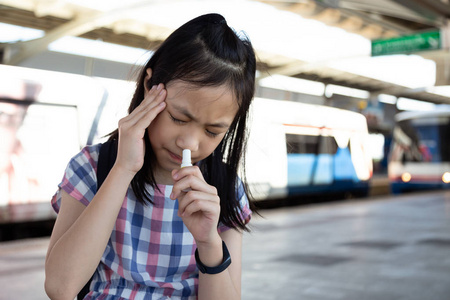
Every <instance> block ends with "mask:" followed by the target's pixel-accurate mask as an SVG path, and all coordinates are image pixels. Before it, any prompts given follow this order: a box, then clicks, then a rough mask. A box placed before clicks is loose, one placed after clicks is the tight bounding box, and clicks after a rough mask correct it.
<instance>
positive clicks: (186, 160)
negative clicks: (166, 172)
mask: <svg viewBox="0 0 450 300" xmlns="http://www.w3.org/2000/svg"><path fill="white" fill-rule="evenodd" d="M191 166H192V162H191V150H189V149H184V150H183V160H182V161H181V167H182V168H184V167H191Z"/></svg>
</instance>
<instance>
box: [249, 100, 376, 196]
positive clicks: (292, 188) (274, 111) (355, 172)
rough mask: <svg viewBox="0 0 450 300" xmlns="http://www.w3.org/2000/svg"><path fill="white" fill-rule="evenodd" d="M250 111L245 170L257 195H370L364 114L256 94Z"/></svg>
mask: <svg viewBox="0 0 450 300" xmlns="http://www.w3.org/2000/svg"><path fill="white" fill-rule="evenodd" d="M251 112H252V113H251V116H250V136H249V142H248V153H247V155H246V158H247V161H246V172H247V173H246V176H247V179H248V182H249V183H250V187H251V188H250V190H251V192H252V195H253V196H254V198H255V199H256V200H260V201H264V200H277V199H285V198H288V199H289V198H297V199H299V200H300V202H301V201H302V199H306V198H310V199H316V200H317V199H320V198H330V197H334V198H342V197H365V196H367V195H368V193H369V184H370V180H371V178H372V175H373V164H372V157H371V154H370V151H369V147H370V145H369V133H368V128H367V120H366V118H365V117H364V116H363V115H362V114H360V113H357V112H353V111H349V110H344V109H339V108H334V107H329V106H322V105H314V104H306V103H300V102H293V101H282V100H272V99H263V98H258V97H257V98H255V100H254V102H253V107H252V111H251ZM253 128H254V129H253ZM327 196H330V197H327Z"/></svg>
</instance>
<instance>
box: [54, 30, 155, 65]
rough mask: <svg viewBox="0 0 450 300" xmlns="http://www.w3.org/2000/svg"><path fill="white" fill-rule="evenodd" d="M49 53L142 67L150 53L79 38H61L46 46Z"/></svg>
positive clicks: (139, 49)
mask: <svg viewBox="0 0 450 300" xmlns="http://www.w3.org/2000/svg"><path fill="white" fill-rule="evenodd" d="M48 49H49V50H50V51H55V52H62V53H67V54H73V55H80V56H87V57H93V58H99V59H105V60H111V61H116V62H123V63H128V64H133V65H134V64H140V65H143V64H145V62H146V61H147V60H148V59H149V58H150V55H151V52H150V51H148V50H145V49H141V48H133V47H128V46H122V45H117V44H112V43H106V42H102V41H95V40H89V39H84V38H79V37H72V36H67V37H63V38H61V39H59V40H57V41H55V42H53V43H51V44H50V45H49V46H48Z"/></svg>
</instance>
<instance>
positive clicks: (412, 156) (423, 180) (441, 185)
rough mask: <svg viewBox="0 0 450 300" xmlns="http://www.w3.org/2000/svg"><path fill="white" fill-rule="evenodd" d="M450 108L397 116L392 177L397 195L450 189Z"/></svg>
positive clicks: (390, 174) (390, 176) (391, 160)
mask: <svg viewBox="0 0 450 300" xmlns="http://www.w3.org/2000/svg"><path fill="white" fill-rule="evenodd" d="M449 141H450V106H449V105H436V108H435V109H433V110H430V111H409V112H401V113H399V114H397V115H396V116H395V127H394V129H393V139H392V148H391V150H390V156H389V163H388V178H389V184H390V189H391V192H392V193H393V194H402V193H406V192H413V191H419V190H420V191H421V190H431V189H450V143H449Z"/></svg>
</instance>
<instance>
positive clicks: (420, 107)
mask: <svg viewBox="0 0 450 300" xmlns="http://www.w3.org/2000/svg"><path fill="white" fill-rule="evenodd" d="M397 108H398V109H399V110H414V111H430V110H434V109H435V108H436V104H433V103H430V102H425V101H419V100H414V99H410V98H404V97H400V98H398V100H397Z"/></svg>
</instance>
